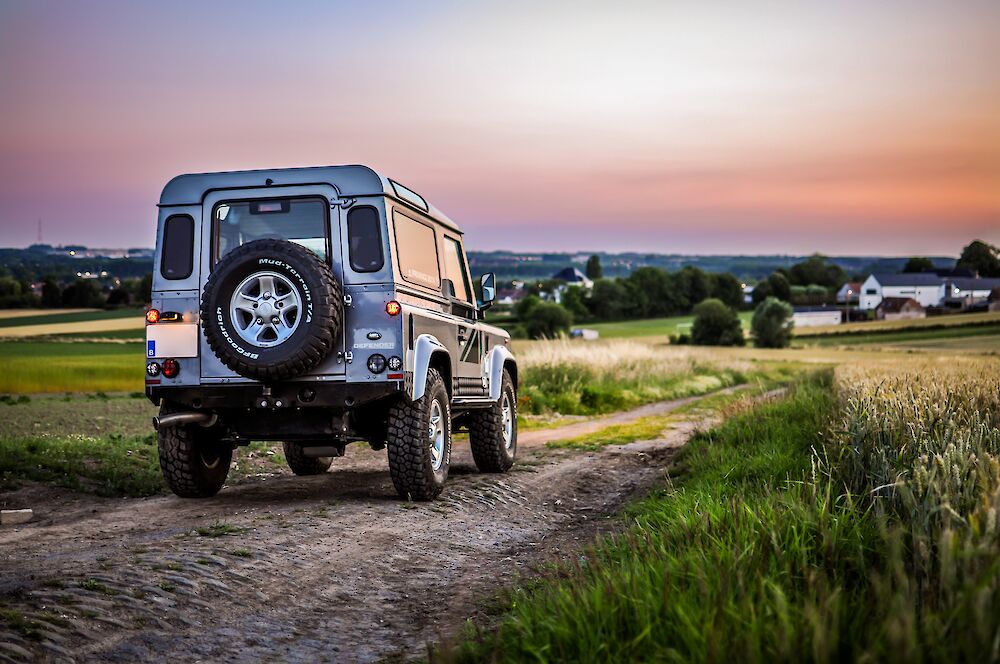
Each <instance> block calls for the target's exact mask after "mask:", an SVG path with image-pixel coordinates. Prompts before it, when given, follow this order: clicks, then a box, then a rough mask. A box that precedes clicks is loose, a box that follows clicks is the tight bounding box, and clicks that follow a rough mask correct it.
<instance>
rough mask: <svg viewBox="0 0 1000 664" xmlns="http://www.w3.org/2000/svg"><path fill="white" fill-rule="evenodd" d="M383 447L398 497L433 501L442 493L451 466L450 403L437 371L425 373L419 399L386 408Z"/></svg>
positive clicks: (430, 370)
mask: <svg viewBox="0 0 1000 664" xmlns="http://www.w3.org/2000/svg"><path fill="white" fill-rule="evenodd" d="M386 447H387V448H388V456H389V474H390V475H391V476H392V483H393V485H394V486H395V487H396V492H397V493H399V495H400V497H402V498H406V499H409V500H433V499H434V498H437V497H438V496H439V495H440V494H441V491H442V489H444V482H445V480H446V479H448V467H449V465H450V464H451V402H450V399H449V398H448V390H447V389H446V388H445V385H444V379H443V378H442V377H441V374H440V373H438V371H437V370H436V369H429V370H428V371H427V388H426V390H425V392H424V395H423V396H422V397H420V398H419V399H418V400H416V401H409V400H407V399H406V398H401V399H400V400H399V401H398V402H397V403H395V404H394V405H393V406H392V407H391V408H390V409H389V427H388V436H387V440H386Z"/></svg>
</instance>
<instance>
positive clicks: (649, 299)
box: [625, 267, 676, 318]
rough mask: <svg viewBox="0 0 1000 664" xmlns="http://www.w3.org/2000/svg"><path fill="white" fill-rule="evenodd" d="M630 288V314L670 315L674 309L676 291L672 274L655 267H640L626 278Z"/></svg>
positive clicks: (641, 316) (636, 315)
mask: <svg viewBox="0 0 1000 664" xmlns="http://www.w3.org/2000/svg"><path fill="white" fill-rule="evenodd" d="M625 287H626V289H627V290H628V296H629V297H628V302H629V312H628V313H629V315H631V316H634V317H636V318H655V317H656V316H669V315H670V314H671V313H674V311H673V303H674V300H675V298H676V291H675V290H674V288H673V283H672V280H671V278H670V275H669V274H667V273H666V272H665V271H664V270H661V269H659V268H655V267H640V268H639V269H638V270H636V271H635V272H633V273H632V274H630V275H629V276H628V278H626V279H625Z"/></svg>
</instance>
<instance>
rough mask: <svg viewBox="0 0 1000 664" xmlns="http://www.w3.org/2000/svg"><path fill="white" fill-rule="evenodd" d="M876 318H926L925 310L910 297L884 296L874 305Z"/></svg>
mask: <svg viewBox="0 0 1000 664" xmlns="http://www.w3.org/2000/svg"><path fill="white" fill-rule="evenodd" d="M875 318H877V319H878V320H909V319H913V318H927V310H926V309H924V307H923V305H921V304H920V303H919V302H917V301H916V300H915V299H914V298H912V297H884V298H882V301H881V302H879V304H878V306H877V307H875Z"/></svg>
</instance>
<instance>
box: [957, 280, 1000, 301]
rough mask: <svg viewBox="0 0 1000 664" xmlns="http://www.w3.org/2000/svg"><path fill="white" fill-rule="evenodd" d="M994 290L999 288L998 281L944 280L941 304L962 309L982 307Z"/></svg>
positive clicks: (999, 283) (999, 281)
mask: <svg viewBox="0 0 1000 664" xmlns="http://www.w3.org/2000/svg"><path fill="white" fill-rule="evenodd" d="M994 288H1000V279H974V278H961V277H955V278H951V279H946V280H945V283H944V293H943V294H944V302H943V304H945V305H947V306H950V307H962V308H969V307H975V306H982V305H983V304H985V303H986V302H988V301H989V299H990V293H991V292H992V291H993V289H994Z"/></svg>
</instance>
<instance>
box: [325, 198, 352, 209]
mask: <svg viewBox="0 0 1000 664" xmlns="http://www.w3.org/2000/svg"><path fill="white" fill-rule="evenodd" d="M354 203H355V200H354V199H353V198H336V199H334V200H332V201H330V207H332V208H334V207H340V209H342V210H346V209H347V208H349V207H351V206H352V205H354Z"/></svg>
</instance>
